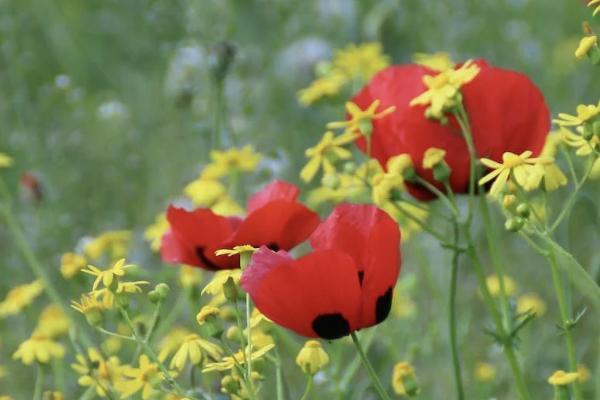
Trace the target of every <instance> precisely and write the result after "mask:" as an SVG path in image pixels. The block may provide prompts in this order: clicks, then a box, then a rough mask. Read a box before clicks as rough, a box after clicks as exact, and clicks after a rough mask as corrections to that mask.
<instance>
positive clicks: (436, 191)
mask: <svg viewBox="0 0 600 400" xmlns="http://www.w3.org/2000/svg"><path fill="white" fill-rule="evenodd" d="M417 182H418V183H419V184H420V185H421V186H423V187H424V188H425V189H427V190H429V191H430V192H431V193H432V194H434V195H435V196H437V198H438V199H440V200H441V201H442V203H444V205H446V207H448V209H449V210H450V212H451V213H452V214H453V215H454V216H455V217H457V218H458V209H457V208H456V207H455V206H454V204H453V203H452V201H450V199H449V198H448V196H446V195H445V194H444V193H443V192H442V191H441V190H439V189H438V188H436V187H435V186H434V185H432V184H431V183H429V182H427V181H426V180H425V179H423V178H421V177H419V176H418V177H417Z"/></svg>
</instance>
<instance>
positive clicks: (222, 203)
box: [210, 195, 244, 217]
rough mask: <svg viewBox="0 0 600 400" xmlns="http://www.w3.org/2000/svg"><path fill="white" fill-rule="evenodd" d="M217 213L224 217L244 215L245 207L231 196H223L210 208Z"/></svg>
mask: <svg viewBox="0 0 600 400" xmlns="http://www.w3.org/2000/svg"><path fill="white" fill-rule="evenodd" d="M210 209H211V210H212V211H213V212H214V213H215V214H217V215H221V216H223V217H231V216H235V215H242V214H243V213H244V209H243V208H242V207H241V206H240V205H239V204H238V203H237V202H236V201H235V200H233V199H232V198H231V197H229V196H228V195H227V196H223V197H221V198H220V199H219V200H218V201H217V202H216V203H215V204H213V205H212V207H211V208H210Z"/></svg>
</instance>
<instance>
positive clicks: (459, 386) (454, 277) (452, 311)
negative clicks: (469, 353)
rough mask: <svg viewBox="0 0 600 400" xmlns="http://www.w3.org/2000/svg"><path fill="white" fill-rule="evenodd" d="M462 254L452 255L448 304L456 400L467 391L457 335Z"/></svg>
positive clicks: (460, 399) (455, 228) (456, 234)
mask: <svg viewBox="0 0 600 400" xmlns="http://www.w3.org/2000/svg"><path fill="white" fill-rule="evenodd" d="M458 235H459V231H458V221H455V223H454V243H455V244H456V245H457V246H458V239H459V237H458ZM459 256H460V252H459V251H457V250H454V252H453V254H452V270H451V276H450V298H449V304H448V330H449V333H450V349H451V351H452V367H453V369H454V381H455V383H456V398H457V399H459V400H463V399H464V398H465V390H464V387H463V382H462V370H461V367H460V358H459V356H458V345H457V334H456V287H457V285H458V261H459Z"/></svg>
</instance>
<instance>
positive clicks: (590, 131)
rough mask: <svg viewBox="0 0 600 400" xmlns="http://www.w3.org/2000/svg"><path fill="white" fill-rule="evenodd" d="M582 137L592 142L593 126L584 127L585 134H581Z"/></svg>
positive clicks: (586, 125)
mask: <svg viewBox="0 0 600 400" xmlns="http://www.w3.org/2000/svg"><path fill="white" fill-rule="evenodd" d="M581 137H582V138H584V139H585V140H588V141H589V140H592V138H593V137H594V130H593V127H592V125H591V124H584V125H583V132H581Z"/></svg>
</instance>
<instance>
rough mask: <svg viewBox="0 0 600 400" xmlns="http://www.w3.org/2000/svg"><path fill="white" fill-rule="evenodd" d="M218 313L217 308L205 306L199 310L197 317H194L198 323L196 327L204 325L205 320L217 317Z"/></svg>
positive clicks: (219, 311)
mask: <svg viewBox="0 0 600 400" xmlns="http://www.w3.org/2000/svg"><path fill="white" fill-rule="evenodd" d="M220 313H221V310H219V309H218V308H217V307H214V306H211V305H207V306H204V307H202V308H201V309H200V312H199V313H198V315H196V321H197V322H198V325H204V323H205V322H206V319H207V318H209V317H212V316H218V315H219V314H220Z"/></svg>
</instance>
